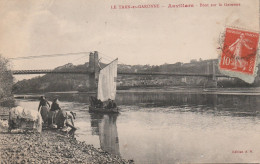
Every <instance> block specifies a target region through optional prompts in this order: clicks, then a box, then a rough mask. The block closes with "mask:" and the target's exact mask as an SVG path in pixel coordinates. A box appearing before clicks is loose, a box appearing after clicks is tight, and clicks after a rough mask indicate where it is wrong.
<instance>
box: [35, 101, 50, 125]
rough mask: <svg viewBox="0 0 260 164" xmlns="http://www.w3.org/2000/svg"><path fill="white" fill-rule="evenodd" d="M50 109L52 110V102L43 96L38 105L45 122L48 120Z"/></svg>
mask: <svg viewBox="0 0 260 164" xmlns="http://www.w3.org/2000/svg"><path fill="white" fill-rule="evenodd" d="M49 110H50V103H49V102H48V100H47V99H46V97H45V96H41V97H40V103H39V106H38V112H40V114H41V116H42V120H43V123H44V124H46V123H47V122H48V113H49Z"/></svg>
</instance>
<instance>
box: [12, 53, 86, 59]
mask: <svg viewBox="0 0 260 164" xmlns="http://www.w3.org/2000/svg"><path fill="white" fill-rule="evenodd" d="M83 53H84V54H89V53H90V52H77V53H66V54H52V55H39V56H26V57H17V58H9V59H10V60H20V59H33V58H45V57H57V56H76V55H82V54H83Z"/></svg>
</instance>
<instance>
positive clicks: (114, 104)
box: [112, 100, 117, 108]
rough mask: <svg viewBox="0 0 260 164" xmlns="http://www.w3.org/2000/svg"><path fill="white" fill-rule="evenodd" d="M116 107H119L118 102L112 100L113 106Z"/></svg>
mask: <svg viewBox="0 0 260 164" xmlns="http://www.w3.org/2000/svg"><path fill="white" fill-rule="evenodd" d="M116 107H117V105H116V102H115V101H114V100H112V108H116Z"/></svg>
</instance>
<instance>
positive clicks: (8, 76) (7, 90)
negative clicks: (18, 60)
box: [0, 55, 13, 106]
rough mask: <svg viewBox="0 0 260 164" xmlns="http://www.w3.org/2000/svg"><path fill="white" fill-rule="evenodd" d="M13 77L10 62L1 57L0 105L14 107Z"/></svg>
mask: <svg viewBox="0 0 260 164" xmlns="http://www.w3.org/2000/svg"><path fill="white" fill-rule="evenodd" d="M12 86H13V75H12V72H11V70H10V69H9V64H8V60H7V59H5V58H4V57H2V56H1V55H0V105H3V106H5V105H11V104H12V105H13V96H12Z"/></svg>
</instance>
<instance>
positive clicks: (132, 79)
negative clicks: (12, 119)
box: [13, 59, 259, 93]
mask: <svg viewBox="0 0 260 164" xmlns="http://www.w3.org/2000/svg"><path fill="white" fill-rule="evenodd" d="M213 61H214V62H215V63H217V60H216V59H214V60H200V61H194V60H193V61H191V62H190V63H180V62H177V63H175V64H163V65H159V66H154V65H152V66H151V65H124V64H119V65H118V70H119V71H124V72H176V73H212V70H213V69H212V68H213V64H212V63H213ZM88 64H89V63H85V64H84V65H77V66H75V65H73V64H70V63H69V64H66V65H64V66H60V67H57V68H55V70H69V71H76V70H78V71H86V70H88ZM104 65H105V64H103V63H101V67H104ZM215 70H216V73H217V74H219V73H220V72H219V70H218V66H217V64H215ZM88 80H89V79H88V75H77V74H46V75H44V76H41V77H40V76H39V77H35V78H32V79H29V80H22V81H18V82H17V83H16V84H15V85H14V86H13V92H14V93H43V92H56V91H75V90H84V91H86V90H89V88H88ZM207 80H208V79H207V78H203V77H186V78H185V77H167V76H128V75H123V76H119V77H118V80H117V82H118V86H119V88H120V86H121V87H124V86H127V87H136V86H139V87H140V86H204V84H205V83H206V82H207ZM218 83H219V86H221V87H239V86H240V87H241V86H243V87H251V86H259V73H258V77H257V78H256V81H255V83H254V84H251V85H249V84H246V83H245V82H243V81H241V80H239V79H226V78H223V79H220V80H219V81H218Z"/></svg>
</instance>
